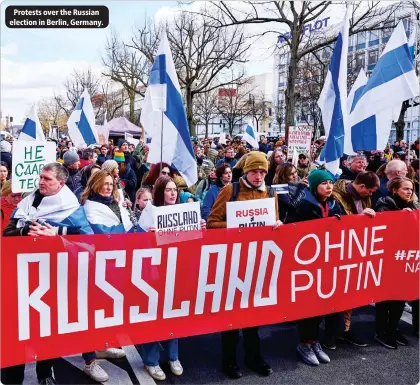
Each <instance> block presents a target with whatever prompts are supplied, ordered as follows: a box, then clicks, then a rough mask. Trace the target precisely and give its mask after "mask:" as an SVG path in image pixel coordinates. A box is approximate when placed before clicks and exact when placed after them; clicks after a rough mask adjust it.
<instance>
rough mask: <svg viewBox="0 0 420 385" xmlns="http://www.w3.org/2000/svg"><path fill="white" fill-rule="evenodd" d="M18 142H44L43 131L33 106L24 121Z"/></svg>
mask: <svg viewBox="0 0 420 385" xmlns="http://www.w3.org/2000/svg"><path fill="white" fill-rule="evenodd" d="M18 140H37V141H41V142H42V141H45V135H44V131H43V129H42V126H41V123H40V122H39V119H38V115H37V113H36V109H35V106H32V108H31V110H30V111H29V115H28V117H27V118H26V120H25V124H24V125H23V127H22V130H21V132H20V134H19V138H18Z"/></svg>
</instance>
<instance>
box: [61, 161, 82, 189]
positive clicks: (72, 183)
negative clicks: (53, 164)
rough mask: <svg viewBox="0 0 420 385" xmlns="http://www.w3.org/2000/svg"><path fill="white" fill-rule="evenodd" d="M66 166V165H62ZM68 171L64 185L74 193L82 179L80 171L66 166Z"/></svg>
mask: <svg viewBox="0 0 420 385" xmlns="http://www.w3.org/2000/svg"><path fill="white" fill-rule="evenodd" d="M64 167H66V166H64ZM66 169H67V171H68V172H69V177H68V178H67V181H66V185H67V187H68V188H69V189H70V190H71V191H72V192H73V193H74V192H75V191H76V190H77V189H78V188H79V187H80V183H81V179H82V172H81V171H79V170H73V169H72V168H68V167H66Z"/></svg>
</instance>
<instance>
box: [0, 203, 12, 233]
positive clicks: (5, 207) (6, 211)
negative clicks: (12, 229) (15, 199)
mask: <svg viewBox="0 0 420 385" xmlns="http://www.w3.org/2000/svg"><path fill="white" fill-rule="evenodd" d="M0 204H1V234H3V231H4V230H5V229H6V227H7V225H8V224H9V221H10V216H11V215H12V212H13V210H14V209H15V208H16V206H13V205H11V204H10V203H8V202H7V201H6V199H5V198H4V197H1V200H0Z"/></svg>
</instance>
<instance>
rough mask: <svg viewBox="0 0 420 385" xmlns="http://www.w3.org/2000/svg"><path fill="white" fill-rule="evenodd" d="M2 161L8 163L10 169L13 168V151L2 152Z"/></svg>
mask: <svg viewBox="0 0 420 385" xmlns="http://www.w3.org/2000/svg"><path fill="white" fill-rule="evenodd" d="M0 161H2V162H5V163H6V164H7V168H8V169H9V171H10V170H11V169H12V153H10V152H0Z"/></svg>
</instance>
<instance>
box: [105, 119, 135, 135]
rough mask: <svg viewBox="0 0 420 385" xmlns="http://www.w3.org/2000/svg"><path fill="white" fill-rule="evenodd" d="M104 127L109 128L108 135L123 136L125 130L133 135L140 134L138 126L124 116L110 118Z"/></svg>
mask: <svg viewBox="0 0 420 385" xmlns="http://www.w3.org/2000/svg"><path fill="white" fill-rule="evenodd" d="M105 127H106V128H107V129H109V136H124V134H125V133H126V132H128V133H129V134H131V135H134V136H141V134H142V130H141V128H140V127H138V126H136V125H135V124H133V123H131V122H130V121H129V120H127V119H126V118H124V117H120V118H114V119H112V120H110V121H109V122H108V123H107V124H106V126H105Z"/></svg>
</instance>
